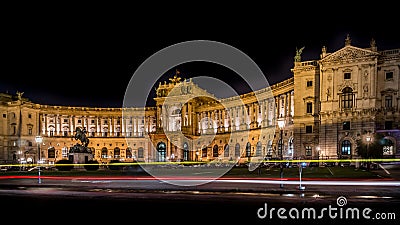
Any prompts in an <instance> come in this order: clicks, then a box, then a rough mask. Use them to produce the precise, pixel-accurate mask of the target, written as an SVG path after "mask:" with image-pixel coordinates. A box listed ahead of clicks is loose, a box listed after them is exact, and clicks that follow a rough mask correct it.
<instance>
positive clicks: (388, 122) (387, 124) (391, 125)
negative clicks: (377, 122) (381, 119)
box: [385, 121, 393, 130]
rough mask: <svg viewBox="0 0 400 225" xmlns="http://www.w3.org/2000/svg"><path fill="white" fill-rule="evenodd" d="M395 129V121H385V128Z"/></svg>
mask: <svg viewBox="0 0 400 225" xmlns="http://www.w3.org/2000/svg"><path fill="white" fill-rule="evenodd" d="M391 129H393V121H385V130H391Z"/></svg>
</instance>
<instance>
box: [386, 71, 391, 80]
mask: <svg viewBox="0 0 400 225" xmlns="http://www.w3.org/2000/svg"><path fill="white" fill-rule="evenodd" d="M385 80H393V72H392V71H391V72H386V73H385Z"/></svg>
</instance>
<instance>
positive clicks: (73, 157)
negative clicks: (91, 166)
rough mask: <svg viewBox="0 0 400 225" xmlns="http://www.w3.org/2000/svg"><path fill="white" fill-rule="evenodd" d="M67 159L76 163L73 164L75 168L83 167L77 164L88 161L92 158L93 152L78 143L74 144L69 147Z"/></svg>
mask: <svg viewBox="0 0 400 225" xmlns="http://www.w3.org/2000/svg"><path fill="white" fill-rule="evenodd" d="M68 159H69V160H70V161H71V162H72V163H73V164H77V165H76V166H74V167H75V168H79V167H83V166H79V165H80V164H85V163H87V162H88V161H91V160H93V153H92V151H91V150H90V149H89V148H87V147H85V146H83V145H80V144H76V145H74V146H73V147H71V148H70V150H69V153H68Z"/></svg>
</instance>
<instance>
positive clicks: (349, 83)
mask: <svg viewBox="0 0 400 225" xmlns="http://www.w3.org/2000/svg"><path fill="white" fill-rule="evenodd" d="M346 87H349V88H351V89H353V92H357V83H353V82H352V81H351V80H345V81H344V82H343V83H342V84H339V85H338V90H339V91H340V92H342V90H343V89H344V88H346Z"/></svg>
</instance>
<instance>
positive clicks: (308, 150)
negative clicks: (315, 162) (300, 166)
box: [306, 146, 312, 156]
mask: <svg viewBox="0 0 400 225" xmlns="http://www.w3.org/2000/svg"><path fill="white" fill-rule="evenodd" d="M306 156H312V148H311V146H306Z"/></svg>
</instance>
